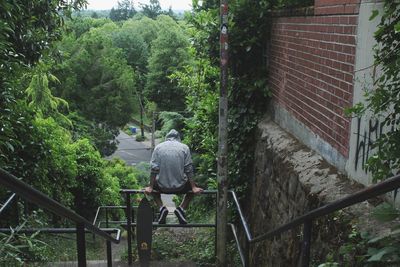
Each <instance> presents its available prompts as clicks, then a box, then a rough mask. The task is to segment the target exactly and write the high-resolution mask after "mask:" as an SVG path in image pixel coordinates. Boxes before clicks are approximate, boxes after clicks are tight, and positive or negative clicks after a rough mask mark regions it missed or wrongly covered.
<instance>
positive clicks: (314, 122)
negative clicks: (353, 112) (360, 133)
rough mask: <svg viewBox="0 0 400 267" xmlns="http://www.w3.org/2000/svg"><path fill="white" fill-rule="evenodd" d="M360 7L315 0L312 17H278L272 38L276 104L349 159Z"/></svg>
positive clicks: (355, 0)
mask: <svg viewBox="0 0 400 267" xmlns="http://www.w3.org/2000/svg"><path fill="white" fill-rule="evenodd" d="M358 8H359V0H315V5H314V15H313V16H296V17H277V18H275V19H274V20H273V24H272V29H271V39H270V40H271V45H270V50H271V51H270V56H271V60H270V65H269V73H270V78H269V80H270V87H271V89H272V93H273V98H274V100H275V103H277V104H278V105H281V106H282V107H283V108H285V109H286V110H287V111H288V112H289V113H291V114H292V115H293V116H294V117H295V118H296V119H298V120H299V121H300V122H302V123H303V124H305V125H306V126H307V127H308V128H309V129H310V130H311V131H312V132H314V133H315V134H317V135H318V136H319V137H321V138H322V139H323V140H325V141H326V142H328V143H329V144H330V145H331V146H332V147H333V148H335V149H336V150H337V151H338V152H339V153H340V154H342V155H343V156H344V157H346V158H347V157H348V153H349V131H350V119H349V118H347V117H346V116H345V115H344V112H343V109H344V108H345V107H349V106H351V105H352V97H353V77H354V65H355V51H356V29H357V21H358Z"/></svg>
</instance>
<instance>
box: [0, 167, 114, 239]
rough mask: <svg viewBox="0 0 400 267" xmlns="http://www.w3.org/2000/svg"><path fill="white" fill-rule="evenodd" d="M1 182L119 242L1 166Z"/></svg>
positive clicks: (17, 192) (57, 213) (32, 200)
mask: <svg viewBox="0 0 400 267" xmlns="http://www.w3.org/2000/svg"><path fill="white" fill-rule="evenodd" d="M0 184H2V185H4V186H5V187H7V188H8V189H9V190H11V191H13V192H14V193H16V194H18V195H19V196H20V197H22V198H25V199H26V200H28V201H31V202H32V203H34V204H36V205H38V206H41V207H43V208H45V209H47V210H49V211H51V212H53V213H54V214H56V215H59V216H61V217H64V218H67V219H70V220H71V221H74V222H75V223H77V224H83V225H84V226H85V227H86V228H87V229H88V230H89V231H90V232H92V233H94V234H97V235H99V236H101V237H103V238H104V239H106V240H108V241H111V242H113V243H116V244H118V243H119V240H118V239H116V238H114V237H112V236H111V235H109V234H107V233H106V232H104V231H102V230H101V229H99V228H98V227H96V226H94V225H93V224H92V223H91V222H89V221H88V220H86V219H85V218H83V217H82V216H80V215H78V214H77V213H75V212H74V211H72V210H70V209H68V208H66V207H65V206H63V205H62V204H60V203H59V202H57V201H55V200H54V199H51V198H49V197H48V196H46V195H45V194H43V193H42V192H40V191H38V190H36V189H34V188H33V187H31V186H29V185H28V184H26V183H24V182H22V181H21V180H19V179H18V178H17V177H15V176H14V175H12V174H10V173H8V172H6V171H5V170H3V169H1V168H0Z"/></svg>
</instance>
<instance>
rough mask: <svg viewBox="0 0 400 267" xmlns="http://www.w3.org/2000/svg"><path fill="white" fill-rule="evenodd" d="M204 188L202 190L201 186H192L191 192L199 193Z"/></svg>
mask: <svg viewBox="0 0 400 267" xmlns="http://www.w3.org/2000/svg"><path fill="white" fill-rule="evenodd" d="M203 191H204V190H203V188H200V187H197V186H194V187H192V192H193V194H196V195H197V194H200V193H202V192H203Z"/></svg>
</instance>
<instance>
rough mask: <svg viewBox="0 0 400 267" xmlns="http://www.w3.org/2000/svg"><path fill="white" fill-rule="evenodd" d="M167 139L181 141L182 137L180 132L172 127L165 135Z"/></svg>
mask: <svg viewBox="0 0 400 267" xmlns="http://www.w3.org/2000/svg"><path fill="white" fill-rule="evenodd" d="M165 140H167V141H179V142H180V141H181V137H180V135H179V132H178V131H177V130H175V129H172V130H171V131H169V133H167V135H166V136H165Z"/></svg>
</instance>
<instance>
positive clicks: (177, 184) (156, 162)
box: [145, 129, 203, 224]
mask: <svg viewBox="0 0 400 267" xmlns="http://www.w3.org/2000/svg"><path fill="white" fill-rule="evenodd" d="M180 141H181V140H180V137H179V133H178V132H177V131H176V130H174V129H172V130H171V131H170V132H169V133H168V134H167V135H166V137H165V141H164V142H162V143H161V144H159V145H157V146H156V147H155V148H154V151H153V155H152V156H151V161H150V165H151V174H150V186H148V187H146V188H145V193H146V194H152V195H153V197H154V200H155V201H156V203H157V205H158V206H159V207H160V217H159V219H158V223H159V224H165V220H166V218H167V215H168V209H167V208H166V207H165V206H163V203H162V201H161V195H160V193H164V194H185V197H184V199H183V201H182V203H181V205H180V206H179V207H178V208H176V210H175V211H174V213H175V215H176V216H177V217H178V220H179V223H180V224H187V221H186V217H185V209H186V208H187V207H188V205H189V202H190V201H191V200H192V198H193V196H194V194H199V193H201V192H203V189H202V188H200V187H197V186H196V184H195V183H194V181H193V179H192V178H193V162H192V157H191V155H190V150H189V147H188V146H187V145H185V144H182V143H181V142H180ZM153 189H154V190H155V191H157V192H154V191H153ZM190 190H191V191H192V192H189V191H190Z"/></svg>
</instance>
